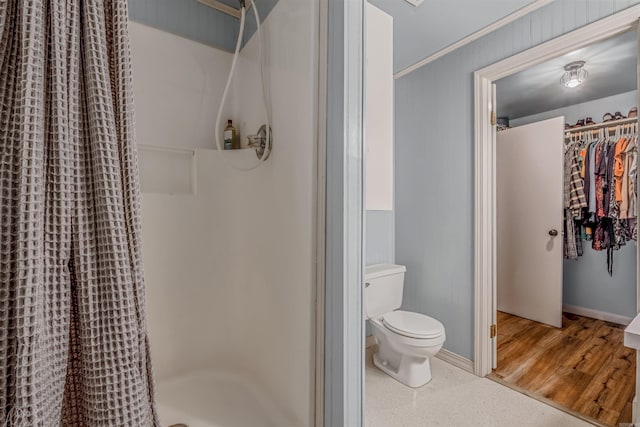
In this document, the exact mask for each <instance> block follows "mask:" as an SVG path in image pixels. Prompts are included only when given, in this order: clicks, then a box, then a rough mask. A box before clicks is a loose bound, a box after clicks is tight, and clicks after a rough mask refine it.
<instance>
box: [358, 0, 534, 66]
mask: <svg viewBox="0 0 640 427" xmlns="http://www.w3.org/2000/svg"><path fill="white" fill-rule="evenodd" d="M368 1H369V3H371V4H373V5H374V6H376V7H378V8H379V9H382V10H383V11H385V12H386V13H388V14H389V15H391V16H393V38H394V41H393V48H394V61H393V62H394V71H395V72H398V71H401V70H403V69H405V68H407V67H408V66H410V65H413V64H415V63H416V62H418V61H420V60H422V59H424V58H426V57H428V56H430V55H432V54H434V53H436V52H438V51H439V50H442V49H444V48H445V47H447V46H449V45H451V44H453V43H455V42H457V41H458V40H460V39H463V38H464V37H466V36H468V35H470V34H473V33H475V32H476V31H478V30H480V29H482V28H484V27H486V26H487V25H489V24H492V23H494V22H495V21H497V20H499V19H501V18H503V17H505V16H507V15H510V14H511V13H513V12H515V11H516V10H518V9H520V8H522V7H524V6H526V5H527V4H529V3H534V1H533V0H425V1H424V2H423V3H422V4H421V5H420V6H418V7H415V6H412V5H410V4H409V3H407V2H406V1H404V0H368Z"/></svg>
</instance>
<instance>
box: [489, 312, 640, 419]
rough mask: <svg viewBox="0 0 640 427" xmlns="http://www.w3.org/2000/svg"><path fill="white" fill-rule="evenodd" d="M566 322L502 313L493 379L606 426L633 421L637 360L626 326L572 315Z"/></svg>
mask: <svg viewBox="0 0 640 427" xmlns="http://www.w3.org/2000/svg"><path fill="white" fill-rule="evenodd" d="M562 326H563V327H562V329H558V328H555V327H553V326H548V325H545V324H542V323H538V322H534V321H532V320H528V319H523V318H521V317H518V316H513V315H511V314H507V313H503V312H498V368H497V369H495V370H494V372H493V376H494V378H497V379H498V380H499V381H500V382H503V383H506V384H507V385H514V386H516V387H518V388H521V389H522V390H523V391H526V392H529V393H531V394H532V395H534V396H536V397H541V398H543V399H548V400H550V401H551V403H552V404H557V405H559V406H561V407H564V408H566V409H568V410H571V411H575V412H577V413H579V414H581V415H584V416H586V417H589V418H592V419H595V420H596V421H597V422H599V423H602V424H605V425H618V424H619V423H629V422H631V408H632V401H633V397H634V393H635V370H636V360H635V352H634V351H633V350H632V349H629V348H626V347H624V345H623V336H624V327H623V326H620V325H617V324H614V323H609V322H605V321H602V320H595V319H591V318H588V317H582V316H577V315H574V314H569V313H563V314H562Z"/></svg>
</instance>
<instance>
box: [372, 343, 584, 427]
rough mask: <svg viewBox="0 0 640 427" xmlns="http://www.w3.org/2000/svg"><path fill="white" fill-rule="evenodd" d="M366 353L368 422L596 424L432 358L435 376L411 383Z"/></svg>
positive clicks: (377, 426)
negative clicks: (389, 372)
mask: <svg viewBox="0 0 640 427" xmlns="http://www.w3.org/2000/svg"><path fill="white" fill-rule="evenodd" d="M372 354H373V353H372V351H371V348H370V349H368V351H367V354H366V357H367V361H366V373H365V385H366V389H365V390H366V411H365V417H366V426H367V427H413V426H415V427H418V426H420V427H428V426H443V427H458V426H460V427H463V426H469V427H483V426H487V427H489V426H491V427H501V426H504V427H511V426H518V427H574V426H575V427H577V426H591V424H589V423H586V422H585V421H582V420H580V419H578V418H575V417H573V416H571V415H569V414H567V413H565V412H562V411H560V410H558V409H555V408H553V407H551V406H548V405H546V404H544V403H542V402H539V401H537V400H534V399H532V398H530V397H528V396H525V395H523V394H521V393H518V392H517V391H514V390H512V389H510V388H507V387H505V386H503V385H500V384H498V383H496V382H494V381H491V380H489V379H486V378H480V377H477V376H475V375H473V374H470V373H468V372H465V371H463V370H462V369H459V368H456V367H455V366H453V365H450V364H448V363H446V362H443V361H442V360H440V359H437V358H432V360H431V371H432V373H433V379H432V380H431V382H429V383H428V384H427V385H425V386H424V387H421V388H418V389H411V388H409V387H406V386H404V385H402V384H400V383H399V382H397V381H396V380H394V379H393V378H391V377H390V376H388V375H386V374H384V373H383V372H382V371H380V370H379V369H378V368H376V367H375V366H374V365H373V362H372Z"/></svg>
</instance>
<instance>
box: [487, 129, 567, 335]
mask: <svg viewBox="0 0 640 427" xmlns="http://www.w3.org/2000/svg"><path fill="white" fill-rule="evenodd" d="M563 139H564V118H563V117H558V118H555V119H550V120H545V121H542V122H538V123H533V124H530V125H526V126H520V127H517V128H513V129H509V130H505V131H502V132H498V134H497V136H496V194H497V200H496V204H497V212H496V226H497V227H496V229H497V255H498V256H497V271H498V276H497V288H498V289H497V294H498V295H497V306H498V310H500V311H504V312H507V313H510V314H514V315H516V316H520V317H525V318H527V319H531V320H535V321H537V322H542V323H546V324H549V325H552V326H556V327H562V257H563V254H562V220H563V219H562V218H563V213H562V205H563V203H562V193H563V145H564V140H563Z"/></svg>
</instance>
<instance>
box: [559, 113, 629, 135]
mask: <svg viewBox="0 0 640 427" xmlns="http://www.w3.org/2000/svg"><path fill="white" fill-rule="evenodd" d="M637 121H638V118H637V117H630V118H626V119H619V120H609V121H608V122H602V123H596V124H595V125H587V126H580V127H577V128H571V129H565V131H564V133H565V134H570V133H574V132H584V131H586V130H593V129H601V128H612V127H616V126H618V125H626V124H629V123H634V122H637Z"/></svg>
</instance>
